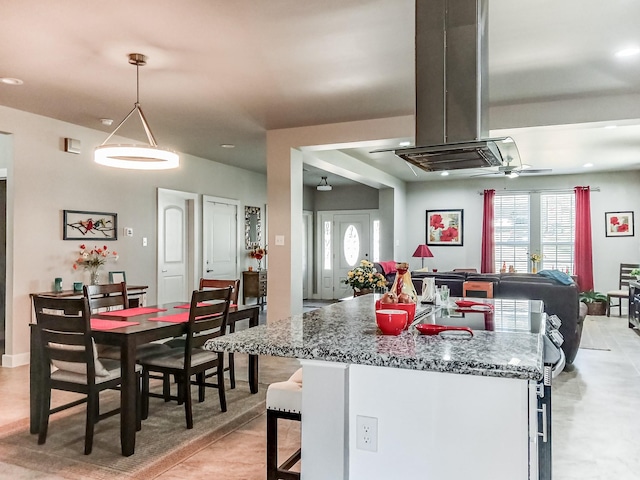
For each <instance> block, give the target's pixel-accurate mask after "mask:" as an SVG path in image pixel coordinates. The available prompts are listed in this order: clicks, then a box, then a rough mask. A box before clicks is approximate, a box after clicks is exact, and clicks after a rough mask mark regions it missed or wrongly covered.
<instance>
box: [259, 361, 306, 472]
mask: <svg viewBox="0 0 640 480" xmlns="http://www.w3.org/2000/svg"><path fill="white" fill-rule="evenodd" d="M280 418H282V419H285V420H297V421H298V422H299V421H301V419H302V368H299V369H298V370H297V371H296V372H295V373H294V374H293V375H291V377H290V378H289V380H287V381H286V382H277V383H272V384H271V385H269V388H268V389H267V480H299V479H300V473H298V472H292V471H290V470H291V467H293V466H294V465H295V464H296V463H298V462H299V461H300V456H301V449H298V450H297V451H296V452H295V453H294V454H293V455H291V456H290V457H289V458H288V459H286V460H285V461H284V462H283V463H282V464H280V465H278V419H280Z"/></svg>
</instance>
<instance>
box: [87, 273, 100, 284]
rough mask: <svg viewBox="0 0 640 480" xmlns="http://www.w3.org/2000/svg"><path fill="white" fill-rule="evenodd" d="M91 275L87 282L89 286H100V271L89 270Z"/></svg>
mask: <svg viewBox="0 0 640 480" xmlns="http://www.w3.org/2000/svg"><path fill="white" fill-rule="evenodd" d="M89 273H90V274H91V279H90V281H89V284H90V285H99V284H100V271H99V270H91V271H90V272H89Z"/></svg>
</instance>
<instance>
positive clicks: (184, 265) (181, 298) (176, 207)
mask: <svg viewBox="0 0 640 480" xmlns="http://www.w3.org/2000/svg"><path fill="white" fill-rule="evenodd" d="M196 198H197V196H196V195H195V194H191V193H186V192H178V191H173V190H165V189H158V304H163V303H170V302H185V301H188V300H189V299H190V298H191V296H190V292H191V290H193V283H192V281H190V276H191V275H190V271H191V268H190V267H191V266H190V263H189V259H190V257H191V255H192V254H193V252H192V250H193V235H190V232H191V231H192V229H193V225H194V217H195V213H194V203H195V200H196Z"/></svg>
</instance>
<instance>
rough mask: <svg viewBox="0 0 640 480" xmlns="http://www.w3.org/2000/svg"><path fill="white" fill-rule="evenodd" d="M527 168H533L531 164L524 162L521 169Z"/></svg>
mask: <svg viewBox="0 0 640 480" xmlns="http://www.w3.org/2000/svg"><path fill="white" fill-rule="evenodd" d="M527 168H531V165H527V164H526V163H523V164H522V168H521V170H526V169H527Z"/></svg>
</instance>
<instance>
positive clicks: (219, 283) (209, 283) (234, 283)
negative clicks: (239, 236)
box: [167, 278, 240, 389]
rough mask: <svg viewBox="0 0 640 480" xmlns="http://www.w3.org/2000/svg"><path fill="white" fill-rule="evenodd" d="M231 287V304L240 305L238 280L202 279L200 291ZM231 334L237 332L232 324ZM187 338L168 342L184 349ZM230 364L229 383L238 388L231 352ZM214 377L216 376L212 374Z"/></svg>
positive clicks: (230, 326) (227, 368)
mask: <svg viewBox="0 0 640 480" xmlns="http://www.w3.org/2000/svg"><path fill="white" fill-rule="evenodd" d="M227 287H231V288H232V290H231V304H232V305H236V306H237V305H238V294H239V291H240V279H239V278H238V279H236V280H219V279H213V278H201V279H200V288H199V290H210V289H212V288H227ZM227 330H228V332H229V333H234V332H235V331H236V326H235V324H230V325H228V327H227ZM184 342H185V337H184V336H182V337H178V338H173V339H171V340H169V341H168V342H167V345H169V346H171V347H174V348H175V347H182V346H184ZM228 356H229V362H228V365H227V366H226V367H225V371H228V372H229V383H230V387H231V388H232V389H233V388H236V368H235V358H234V354H233V353H231V352H229V353H228ZM212 375H214V374H212Z"/></svg>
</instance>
